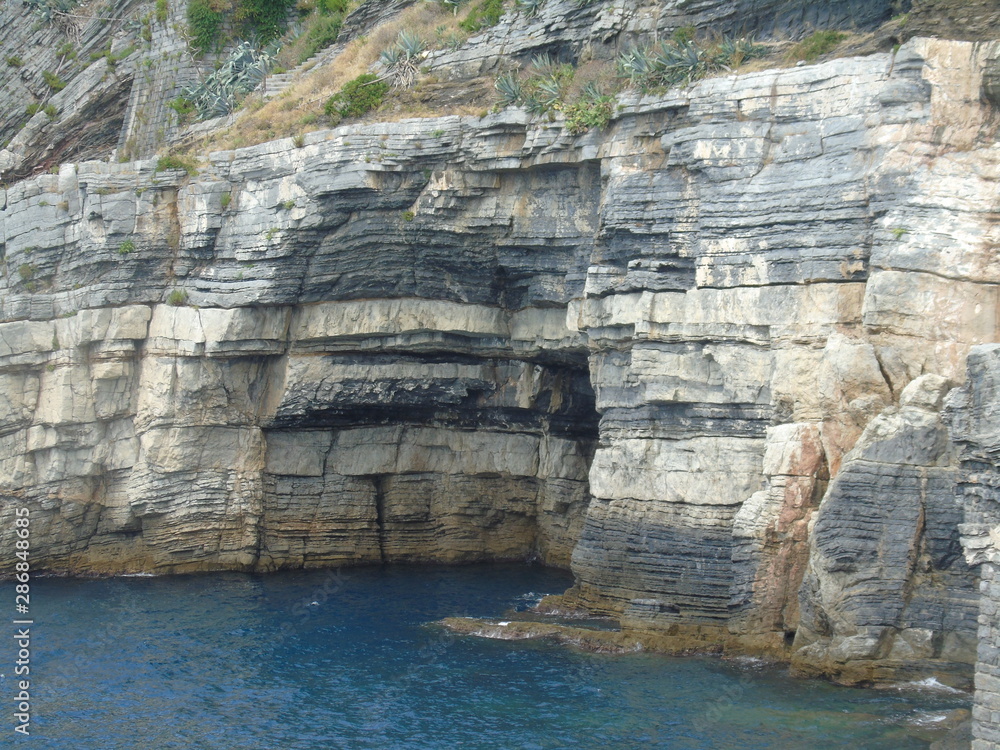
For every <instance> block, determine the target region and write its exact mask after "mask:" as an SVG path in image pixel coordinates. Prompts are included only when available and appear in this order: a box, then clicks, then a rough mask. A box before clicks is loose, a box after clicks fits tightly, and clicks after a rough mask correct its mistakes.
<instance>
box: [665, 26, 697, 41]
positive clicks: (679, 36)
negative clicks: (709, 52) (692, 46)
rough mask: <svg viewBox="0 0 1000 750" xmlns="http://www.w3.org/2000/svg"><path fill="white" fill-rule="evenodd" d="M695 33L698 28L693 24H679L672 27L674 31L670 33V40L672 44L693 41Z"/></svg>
mask: <svg viewBox="0 0 1000 750" xmlns="http://www.w3.org/2000/svg"><path fill="white" fill-rule="evenodd" d="M697 34H698V30H697V29H696V28H695V27H694V26H680V27H678V28H676V29H674V33H673V34H671V35H670V40H671V41H672V42H673V43H674V44H684V43H685V42H693V41H694V38H695V36H696V35H697Z"/></svg>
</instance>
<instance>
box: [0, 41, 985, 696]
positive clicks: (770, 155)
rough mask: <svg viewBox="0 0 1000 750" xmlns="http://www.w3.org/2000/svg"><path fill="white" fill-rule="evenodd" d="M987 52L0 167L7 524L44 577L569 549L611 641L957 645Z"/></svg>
mask: <svg viewBox="0 0 1000 750" xmlns="http://www.w3.org/2000/svg"><path fill="white" fill-rule="evenodd" d="M996 52H997V45H996V44H991V45H973V44H968V43H947V42H940V41H932V40H916V41H913V42H911V43H909V44H907V45H904V46H903V47H902V48H901V49H900V50H899V51H898V52H897V53H895V54H892V55H889V54H885V55H874V56H871V57H867V58H853V59H841V60H835V61H832V62H829V63H824V64H822V65H816V66H803V67H797V68H792V69H785V70H770V71H762V72H756V73H749V74H745V75H739V76H736V75H733V76H726V77H720V78H716V79H711V80H706V81H702V82H700V83H698V84H696V85H694V86H692V87H690V88H688V89H685V90H682V91H681V90H678V91H672V92H668V93H665V94H660V95H655V96H654V95H650V96H645V97H639V96H638V95H629V96H624V97H622V99H621V105H622V106H621V108H620V109H619V111H618V112H617V113H616V116H615V119H614V121H613V123H612V124H611V126H610V128H609V129H608V130H607V131H605V132H597V131H592V132H590V133H587V134H584V135H581V136H574V135H572V134H570V133H569V132H568V130H567V129H566V128H564V127H563V124H562V122H561V121H560V120H559V119H558V118H557V119H555V120H554V121H551V122H536V121H533V120H532V119H531V118H530V117H528V115H527V114H526V113H524V112H522V111H520V110H507V111H504V112H500V113H496V114H493V115H490V116H488V117H485V118H460V117H445V118H435V119H425V120H409V121H402V122H398V123H380V124H374V125H369V126H365V127H342V128H338V129H336V130H333V131H324V132H318V133H312V134H309V135H307V136H305V138H304V140H303V141H301V142H300V143H294V142H292V141H291V140H285V141H276V142H273V143H269V144H264V145H261V146H258V147H253V148H248V149H242V150H238V151H234V152H217V153H213V154H211V155H210V157H209V159H208V160H207V163H203V164H202V165H201V166H200V171H199V174H198V175H196V176H189V175H187V174H186V173H185V172H182V171H180V170H174V171H160V172H157V171H156V169H155V165H154V163H153V162H151V161H147V162H143V161H139V162H135V163H131V164H102V163H94V162H87V163H82V164H66V165H63V166H62V168H61V169H60V171H59V174H57V175H43V176H38V177H36V178H34V179H32V180H28V181H23V182H19V183H17V184H15V185H13V186H11V187H10V188H9V189H7V190H6V191H5V192H3V193H0V206H2V211H0V231H2V242H3V244H2V255H3V261H4V268H5V274H4V275H3V278H2V282H0V283H2V292H0V315H2V317H3V319H4V321H6V322H3V323H2V324H0V379H2V382H3V389H4V391H5V392H6V393H10V394H12V397H11V398H10V399H9V403H7V404H6V405H3V406H0V409H2V411H0V484H2V486H3V488H4V490H5V493H6V494H5V502H4V504H3V509H2V518H0V523H2V524H3V526H2V529H3V531H2V532H0V533H2V534H4V535H9V534H10V533H11V529H12V528H13V527H12V525H11V523H9V522H8V521H10V520H11V519H10V514H12V513H13V510H14V508H15V507H16V506H19V505H25V506H26V507H29V508H30V509H32V513H33V516H32V517H33V522H32V523H33V524H34V526H33V529H34V531H33V539H34V542H33V544H34V545H35V547H34V549H35V553H36V555H37V558H36V562H37V564H38V565H39V566H40V567H47V568H48V569H51V570H62V571H70V572H86V571H101V572H112V571H123V570H156V571H183V570H200V569H209V568H226V567H229V568H244V569H245V568H259V569H273V568H278V567H285V566H303V565H305V566H311V565H335V564H340V563H356V562H375V561H380V560H440V561H464V560H473V559H501V558H514V557H527V556H531V555H540V556H541V557H542V558H544V559H545V560H547V561H549V562H553V563H556V564H567V563H569V562H570V560H571V559H572V567H573V570H574V573H575V575H576V580H577V582H576V585H575V586H574V588H573V589H572V590H571V591H570V592H569V594H568V597H567V601H568V603H576V604H582V605H585V606H587V607H589V608H592V609H595V610H599V611H603V612H609V613H614V614H617V615H619V616H620V617H621V618H622V620H623V622H625V623H628V626H629V627H630V628H632V629H634V630H637V631H640V630H644V629H645V630H649V631H658V632H667V633H669V632H671V631H672V630H673V631H677V630H678V628H687V629H690V628H695V629H697V630H698V632H699V633H708V632H717V633H725V634H727V635H726V637H727V638H729V637H730V636H731V637H732V639H734V640H739V639H741V638H745V639H747V640H748V642H749V641H752V642H754V643H757V644H759V645H760V647H761V648H762V649H767V650H770V651H772V652H780V653H785V650H786V649H787V648H788V646H787V644H789V643H791V642H793V641H794V643H795V644H796V646H795V647H794V648H797V649H798V650H797V652H796V654H797V655H796V664H797V665H798V666H799V667H800V668H801V669H803V670H804V671H810V670H818V671H823V672H827V673H833V674H835V675H838V676H840V677H841V678H842V679H847V680H851V679H872V678H882V677H888V676H892V674H897V673H898V674H900V675H906V676H912V675H914V674H916V673H920V672H921V670H923V672H929V671H930V672H937V673H940V674H941V675H942V676H945V675H946V674H948V673H952V674H954V673H961V672H963V670H964V671H965V672H968V671H969V667H968V663H969V662H971V660H972V658H973V655H972V651H971V643H972V639H973V638H974V637H975V632H974V630H975V622H974V615H973V614H972V612H973V608H974V606H975V598H974V588H973V587H974V584H975V575H974V573H973V572H972V571H971V570H969V569H968V568H966V567H964V566H965V565H967V563H965V562H963V560H962V559H961V557H960V556H959V555H958V552H957V550H958V546H957V545H958V541H957V540H958V536H957V534H958V532H957V528H958V524H959V523H960V521H961V520H962V519H961V517H960V516H961V513H960V510H959V509H958V506H956V505H954V504H952V503H951V501H950V499H949V498H950V497H951V494H950V493H951V491H952V490H951V488H953V487H954V484H955V482H956V481H957V477H958V476H959V474H958V472H959V464H958V461H959V459H958V458H957V453H956V452H955V451H954V450H953V449H952V448H951V447H950V446H951V444H950V442H949V441H948V438H947V431H946V429H945V427H943V426H942V423H941V421H940V416H939V412H940V401H941V399H942V398H943V397H944V393H945V392H946V391H947V389H948V388H949V387H950V385H951V384H952V383H959V382H961V381H962V380H963V379H964V377H965V376H964V373H965V359H966V354H967V352H968V350H969V348H970V347H972V346H974V345H977V344H982V343H985V342H990V341H993V340H995V339H996V336H997V330H996V328H997V321H998V318H997V289H998V282H1000V265H998V263H997V260H996V259H997V254H996V245H997V240H998V234H997V231H998V230H997V226H998V225H997V223H996V221H995V216H996V211H997V194H998V191H997V181H998V177H1000V153H998V151H997V149H996V147H995V143H994V141H993V140H991V138H992V136H991V133H992V132H993V128H994V127H995V117H996V113H995V110H994V109H992V108H991V107H992V105H990V104H989V100H988V98H984V97H983V96H982V92H983V90H984V78H983V75H984V70H985V69H986V68H988V67H989V64H991V63H989V61H990V60H993V59H995V57H996ZM908 387H909V390H908ZM859 440H860V442H859ZM3 541H4V543H6V542H7V541H10V540H9V539H8V537H7V536H4V537H3ZM873 578H878V579H880V580H882V581H883V582H884V583H883V584H882V585H881V586H876V585H874V584H872V583H871V580H872V579H873ZM800 584H801V587H800ZM949 679H951V678H949ZM959 679H960V678H959Z"/></svg>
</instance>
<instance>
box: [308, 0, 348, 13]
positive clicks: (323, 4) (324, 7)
mask: <svg viewBox="0 0 1000 750" xmlns="http://www.w3.org/2000/svg"><path fill="white" fill-rule="evenodd" d="M349 5H350V3H349V1H348V0H318V2H317V3H316V10H317V11H319V14H320V15H321V16H333V15H338V14H339V15H346V14H347V9H348V7H349Z"/></svg>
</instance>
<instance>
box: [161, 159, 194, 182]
mask: <svg viewBox="0 0 1000 750" xmlns="http://www.w3.org/2000/svg"><path fill="white" fill-rule="evenodd" d="M168 169H183V170H184V171H185V172H187V173H188V174H189V175H191V176H192V177H194V176H195V175H196V174H198V170H197V168H196V167H195V166H194V164H192V163H191V162H190V161H188V160H187V159H182V158H181V157H179V156H173V155H167V156H161V157H160V158H159V159H157V160H156V171H157V172H164V171H166V170H168Z"/></svg>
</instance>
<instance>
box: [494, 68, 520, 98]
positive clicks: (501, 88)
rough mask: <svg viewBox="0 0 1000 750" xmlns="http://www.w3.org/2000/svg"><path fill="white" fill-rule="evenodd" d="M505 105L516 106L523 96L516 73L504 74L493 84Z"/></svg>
mask: <svg viewBox="0 0 1000 750" xmlns="http://www.w3.org/2000/svg"><path fill="white" fill-rule="evenodd" d="M493 86H494V88H496V90H497V91H498V92H499V93H500V97H501V98H502V99H503V103H504V104H505V105H511V104H517V103H518V102H519V101H521V98H522V96H523V93H524V92H523V89H522V87H521V81H520V79H519V78H518V77H517V74H516V73H504V74H503V75H502V76H500V77H499V78H497V80H496V82H495V83H494V84H493Z"/></svg>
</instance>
